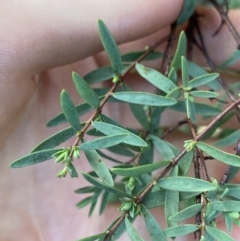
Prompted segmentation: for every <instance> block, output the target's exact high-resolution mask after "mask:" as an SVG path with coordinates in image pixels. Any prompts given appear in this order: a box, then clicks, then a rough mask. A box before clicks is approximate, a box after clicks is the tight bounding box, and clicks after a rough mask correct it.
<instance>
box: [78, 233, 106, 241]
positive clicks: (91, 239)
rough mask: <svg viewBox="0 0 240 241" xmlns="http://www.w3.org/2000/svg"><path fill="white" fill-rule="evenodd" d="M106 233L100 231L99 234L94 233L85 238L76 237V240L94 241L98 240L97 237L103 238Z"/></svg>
mask: <svg viewBox="0 0 240 241" xmlns="http://www.w3.org/2000/svg"><path fill="white" fill-rule="evenodd" d="M106 235H107V233H100V234H96V235H93V236H89V237H86V238H82V239H78V240H77V241H95V240H98V239H99V238H104V237H105V236H106Z"/></svg>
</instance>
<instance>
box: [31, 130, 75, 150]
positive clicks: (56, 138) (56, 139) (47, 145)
mask: <svg viewBox="0 0 240 241" xmlns="http://www.w3.org/2000/svg"><path fill="white" fill-rule="evenodd" d="M75 134H76V131H75V130H74V129H73V128H72V127H68V128H66V129H64V130H62V131H59V132H57V133H56V134H54V135H52V136H50V137H48V138H47V139H46V140H44V141H43V142H41V143H40V144H39V145H37V146H36V147H35V148H34V149H33V150H32V151H31V152H36V151H41V150H46V149H52V148H54V147H56V146H58V145H60V144H62V143H63V142H65V141H66V140H68V139H70V138H71V137H72V136H74V135H75Z"/></svg>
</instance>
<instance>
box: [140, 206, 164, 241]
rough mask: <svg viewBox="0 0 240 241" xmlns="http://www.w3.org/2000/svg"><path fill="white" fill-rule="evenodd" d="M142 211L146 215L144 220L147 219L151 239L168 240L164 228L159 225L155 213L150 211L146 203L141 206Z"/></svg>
mask: <svg viewBox="0 0 240 241" xmlns="http://www.w3.org/2000/svg"><path fill="white" fill-rule="evenodd" d="M141 211H142V214H143V217H144V221H145V224H146V227H147V230H148V233H149V235H150V237H151V240H152V241H157V240H161V241H167V238H166V236H165V234H164V232H163V230H162V229H161V227H160V226H159V224H158V222H157V220H156V219H155V218H154V217H153V215H152V214H151V213H150V212H149V210H148V209H147V208H146V207H145V206H144V205H142V206H141Z"/></svg>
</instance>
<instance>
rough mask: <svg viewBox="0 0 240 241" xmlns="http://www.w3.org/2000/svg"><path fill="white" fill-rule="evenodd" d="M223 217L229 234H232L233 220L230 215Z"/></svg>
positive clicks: (225, 214) (224, 214)
mask: <svg viewBox="0 0 240 241" xmlns="http://www.w3.org/2000/svg"><path fill="white" fill-rule="evenodd" d="M222 215H223V217H224V220H225V224H226V227H227V230H228V232H229V233H231V232H232V224H233V222H232V219H231V218H230V216H229V215H228V213H222Z"/></svg>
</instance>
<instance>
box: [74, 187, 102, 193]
mask: <svg viewBox="0 0 240 241" xmlns="http://www.w3.org/2000/svg"><path fill="white" fill-rule="evenodd" d="M97 189H98V188H96V187H92V186H91V187H82V188H79V189H77V190H75V191H74V192H75V193H80V194H82V193H92V192H96V191H97Z"/></svg>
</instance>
